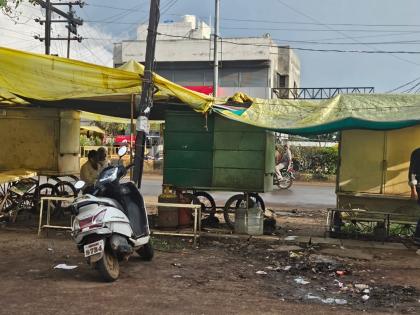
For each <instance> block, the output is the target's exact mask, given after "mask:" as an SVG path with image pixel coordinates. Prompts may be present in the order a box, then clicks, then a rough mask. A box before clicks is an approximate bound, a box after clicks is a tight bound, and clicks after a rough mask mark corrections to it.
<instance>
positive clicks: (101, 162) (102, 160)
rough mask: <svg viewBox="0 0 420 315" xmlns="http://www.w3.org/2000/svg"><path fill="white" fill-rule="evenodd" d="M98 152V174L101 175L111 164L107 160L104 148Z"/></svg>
mask: <svg viewBox="0 0 420 315" xmlns="http://www.w3.org/2000/svg"><path fill="white" fill-rule="evenodd" d="M97 152H98V174H100V173H101V172H102V170H103V169H104V168H105V167H108V166H109V165H110V164H111V163H110V162H109V160H108V159H107V156H106V149H105V148H104V147H100V148H99V149H98V151H97Z"/></svg>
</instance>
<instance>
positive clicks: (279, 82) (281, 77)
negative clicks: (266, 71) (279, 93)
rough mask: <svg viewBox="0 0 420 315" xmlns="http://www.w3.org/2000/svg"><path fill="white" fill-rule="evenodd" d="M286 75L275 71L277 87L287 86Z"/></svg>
mask: <svg viewBox="0 0 420 315" xmlns="http://www.w3.org/2000/svg"><path fill="white" fill-rule="evenodd" d="M287 78H288V76H287V75H281V74H280V73H277V87H278V88H285V87H287Z"/></svg>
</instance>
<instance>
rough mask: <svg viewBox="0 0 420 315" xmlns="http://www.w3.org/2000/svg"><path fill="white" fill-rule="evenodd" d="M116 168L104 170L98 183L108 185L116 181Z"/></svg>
mask: <svg viewBox="0 0 420 315" xmlns="http://www.w3.org/2000/svg"><path fill="white" fill-rule="evenodd" d="M117 174H118V167H113V168H110V169H107V170H104V171H103V173H102V174H101V175H100V177H99V182H100V183H109V182H113V181H114V180H116V179H117Z"/></svg>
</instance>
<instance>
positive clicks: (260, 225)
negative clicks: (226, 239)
mask: <svg viewBox="0 0 420 315" xmlns="http://www.w3.org/2000/svg"><path fill="white" fill-rule="evenodd" d="M247 221H248V222H247V223H248V224H247V225H248V226H247V234H249V235H263V233H264V215H263V213H262V211H261V209H260V208H259V207H255V208H249V209H248V220H247ZM235 223H236V221H235ZM235 227H236V226H235Z"/></svg>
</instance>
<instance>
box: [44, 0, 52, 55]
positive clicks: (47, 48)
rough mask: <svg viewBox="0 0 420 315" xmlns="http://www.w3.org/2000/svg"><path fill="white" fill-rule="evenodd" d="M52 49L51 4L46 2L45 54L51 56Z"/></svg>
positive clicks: (47, 0) (48, 1) (48, 0)
mask: <svg viewBox="0 0 420 315" xmlns="http://www.w3.org/2000/svg"><path fill="white" fill-rule="evenodd" d="M50 47H51V3H50V0H46V4H45V54H46V55H49V54H50Z"/></svg>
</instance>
